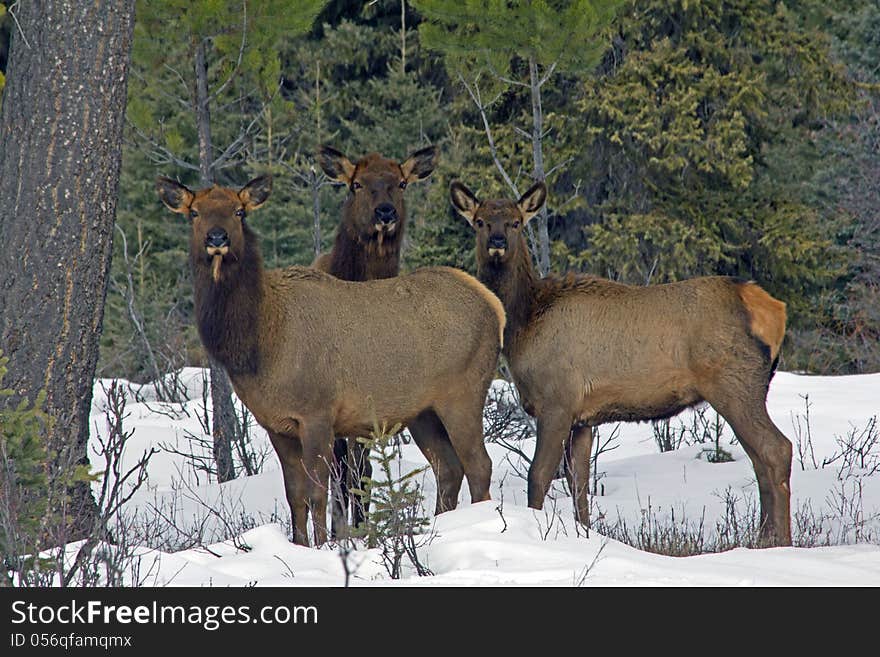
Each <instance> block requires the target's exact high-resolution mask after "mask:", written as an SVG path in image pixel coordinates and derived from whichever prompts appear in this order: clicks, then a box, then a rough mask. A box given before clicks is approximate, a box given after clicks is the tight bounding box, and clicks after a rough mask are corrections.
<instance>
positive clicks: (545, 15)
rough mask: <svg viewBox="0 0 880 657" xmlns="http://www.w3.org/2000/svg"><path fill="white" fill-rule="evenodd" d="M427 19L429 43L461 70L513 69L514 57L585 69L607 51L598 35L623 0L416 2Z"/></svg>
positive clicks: (424, 29)
mask: <svg viewBox="0 0 880 657" xmlns="http://www.w3.org/2000/svg"><path fill="white" fill-rule="evenodd" d="M412 4H413V5H414V6H415V7H416V8H417V9H418V10H419V12H420V13H421V14H422V15H423V16H424V17H425V19H426V20H425V22H423V23H422V24H421V26H420V27H419V30H420V33H421V36H422V40H423V42H424V44H425V46H426V47H428V48H432V49H436V50H439V51H441V52H443V53H444V54H445V55H447V57H448V58H449V59H450V60H451V62H452V67H453V68H454V69H456V70H467V69H469V68H471V67H472V66H473V65H474V64H475V63H476V64H477V65H478V66H481V67H486V68H489V69H491V70H494V71H497V72H505V73H510V72H512V69H511V67H512V66H514V64H513V62H514V59H515V58H524V59H529V58H534V59H535V60H536V61H537V62H538V63H539V64H540V65H541V66H551V65H554V64H556V65H558V66H559V68H560V69H561V70H584V69H589V68H591V67H592V66H594V65H595V64H596V63H597V62H598V61H599V58H600V57H601V56H602V54H603V51H604V44H603V43H602V42H601V41H600V40H598V39H596V37H597V35H598V33H599V32H600V31H601V30H603V29H604V28H605V27H606V26H607V24H608V21H609V19H610V18H611V16H612V14H613V12H614V11H615V10H616V9H617V7H618V6H619V5H620V4H621V0H515V1H510V0H413V3H412Z"/></svg>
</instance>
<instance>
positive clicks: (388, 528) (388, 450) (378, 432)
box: [352, 425, 431, 579]
mask: <svg viewBox="0 0 880 657" xmlns="http://www.w3.org/2000/svg"><path fill="white" fill-rule="evenodd" d="M400 428H401V427H400V425H396V426H394V427H392V428H388V427H386V426H382V427H379V426H374V428H373V431H372V432H371V434H370V437H369V438H358V440H359V441H360V442H362V443H364V445H366V447H367V448H368V449H369V454H370V458H371V459H372V460H373V462H374V463H375V465H376V466H377V469H378V473H379V477H373V478H372V479H365V480H364V482H363V489H360V490H353V491H352V492H353V493H354V494H355V495H360V496H362V497H363V498H365V499H369V500H370V503H371V507H370V513H369V516H368V517H367V519H366V521H365V523H364V525H363V526H362V527H361V528H359V529H358V530H355V531H354V532H353V533H354V535H355V536H356V537H360V538H364V539H366V541H367V544H368V545H369V546H370V547H377V546H378V547H379V548H380V549H381V552H382V561H383V563H384V564H385V568H386V570H387V571H388V574H389V575H390V576H391V578H392V579H400V576H401V574H402V573H403V567H404V563H405V562H404V559H406V560H408V561H409V563H410V564H411V565H412V566H413V567H415V569H416V572H417V573H418V574H419V575H428V574H431V573H430V571H429V570H428V569H427V568H425V566H424V565H423V564H422V563H421V562H420V561H419V558H418V554H417V548H418V547H419V546H420V545H422V544H423V543H424V542H426V541H427V540H428V539H427V538H426V537H425V535H424V531H425V529H426V528H427V527H428V526H429V525H430V520H429V519H428V518H427V517H426V516H425V514H424V511H423V508H422V491H421V487H420V486H419V484H417V483H416V481H415V479H416V478H417V477H418V476H419V475H422V474H423V473H424V472H425V471H426V470H428V467H427V466H425V467H422V468H416V469H415V470H412V471H409V472H403V471H402V469H401V454H400V447H399V445H397V444H395V435H396V434H397V432H399V431H400Z"/></svg>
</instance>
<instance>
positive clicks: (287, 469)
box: [268, 431, 309, 545]
mask: <svg viewBox="0 0 880 657" xmlns="http://www.w3.org/2000/svg"><path fill="white" fill-rule="evenodd" d="M268 434H269V439H270V440H271V441H272V446H273V447H274V448H275V453H276V454H278V460H279V461H280V462H281V474H282V476H283V477H284V492H285V494H286V495H287V504H288V506H290V521H291V525H292V529H293V542H294V543H296V544H297V545H308V544H309V534H308V529H307V527H308V506H307V504H306V488H305V484H306V481H305V477H304V476H303V473H302V443H301V442H300V440H299V438H297V437H296V436H289V435H285V434H280V433H277V432H274V431H268Z"/></svg>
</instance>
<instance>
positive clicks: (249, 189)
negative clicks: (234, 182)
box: [238, 174, 272, 212]
mask: <svg viewBox="0 0 880 657" xmlns="http://www.w3.org/2000/svg"><path fill="white" fill-rule="evenodd" d="M271 193H272V176H270V175H268V174H266V175H265V176H260V177H259V178H254V179H253V180H251V181H250V182H249V183H248V184H247V185H245V186H244V187H242V188H241V189H240V190H239V192H238V198H239V199H240V200H241V202H242V204H243V205H244V209H245V211H246V212H250V211H251V210H256V209H257V208H258V207H260V206H261V205H263V203H265V202H266V199H268V198H269V194H271Z"/></svg>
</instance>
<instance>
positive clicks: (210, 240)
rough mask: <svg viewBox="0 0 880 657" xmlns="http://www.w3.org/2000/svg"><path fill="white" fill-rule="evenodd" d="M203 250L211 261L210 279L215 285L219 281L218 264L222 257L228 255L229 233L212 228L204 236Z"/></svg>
mask: <svg viewBox="0 0 880 657" xmlns="http://www.w3.org/2000/svg"><path fill="white" fill-rule="evenodd" d="M205 250H206V251H207V253H208V257H209V258H210V259H211V277H212V278H213V279H214V282H215V283H217V282H218V281H219V280H220V264H221V263H222V262H223V256H225V255H226V254H227V253H229V233H227V232H226V231H225V230H223V229H222V228H212V229H211V230H209V231H208V233H207V235H205Z"/></svg>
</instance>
